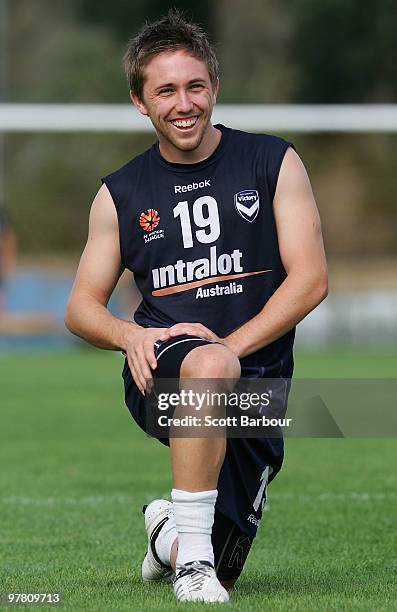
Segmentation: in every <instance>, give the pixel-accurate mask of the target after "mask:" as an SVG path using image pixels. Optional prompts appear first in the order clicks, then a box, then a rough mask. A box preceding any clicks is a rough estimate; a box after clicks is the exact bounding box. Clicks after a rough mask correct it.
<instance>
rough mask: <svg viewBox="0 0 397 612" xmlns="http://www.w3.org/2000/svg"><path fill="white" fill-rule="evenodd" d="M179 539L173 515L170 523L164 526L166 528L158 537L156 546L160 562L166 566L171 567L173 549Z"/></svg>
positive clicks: (169, 520)
mask: <svg viewBox="0 0 397 612" xmlns="http://www.w3.org/2000/svg"><path fill="white" fill-rule="evenodd" d="M177 537H178V532H177V530H176V525H175V520H174V517H173V516H172V514H171V516H170V517H169V519H168V521H167V522H166V523H165V524H164V527H163V528H162V530H161V531H160V533H159V535H158V536H157V540H156V543H155V545H154V546H155V548H156V552H157V554H158V556H159V559H160V561H161V562H162V563H164V564H165V565H171V562H170V559H171V548H172V545H173V543H174V542H175V540H176V539H177Z"/></svg>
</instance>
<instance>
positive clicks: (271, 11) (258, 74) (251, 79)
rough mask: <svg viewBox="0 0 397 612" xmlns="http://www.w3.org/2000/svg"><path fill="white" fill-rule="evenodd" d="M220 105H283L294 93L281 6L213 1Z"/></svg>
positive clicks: (252, 0) (281, 0)
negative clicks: (279, 103) (266, 103)
mask: <svg viewBox="0 0 397 612" xmlns="http://www.w3.org/2000/svg"><path fill="white" fill-rule="evenodd" d="M215 6H216V18H215V19H216V30H217V40H218V42H219V46H218V55H219V59H220V65H221V79H220V82H221V88H220V96H219V101H220V102H236V103H238V102H241V103H244V102H245V103H248V102H257V103H260V102H269V103H275V102H288V101H289V99H290V98H291V95H292V94H291V92H292V91H293V90H294V88H295V78H296V77H295V71H296V67H295V65H294V62H293V61H292V57H291V53H292V49H291V44H290V39H291V33H290V30H291V24H290V21H289V15H288V11H287V10H286V4H285V0H263V1H262V2H257V0H245V1H244V2H242V1H241V0H218V2H216V4H215Z"/></svg>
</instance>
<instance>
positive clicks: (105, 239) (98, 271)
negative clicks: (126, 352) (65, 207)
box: [65, 185, 128, 350]
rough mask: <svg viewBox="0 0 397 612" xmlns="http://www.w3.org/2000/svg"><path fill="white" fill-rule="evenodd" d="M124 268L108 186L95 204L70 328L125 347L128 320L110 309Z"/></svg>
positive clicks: (68, 317)
mask: <svg viewBox="0 0 397 612" xmlns="http://www.w3.org/2000/svg"><path fill="white" fill-rule="evenodd" d="M122 272H123V268H122V265H121V260H120V247H119V235H118V222H117V213H116V210H115V207H114V204H113V201H112V199H111V196H110V193H109V191H108V189H107V187H106V186H105V185H103V186H102V187H101V188H100V190H99V191H98V193H97V195H96V197H95V199H94V202H93V204H92V207H91V212H90V220H89V230H88V239H87V243H86V245H85V248H84V251H83V254H82V256H81V259H80V263H79V267H78V270H77V274H76V278H75V281H74V284H73V287H72V291H71V293H70V296H69V300H68V303H67V306H66V312H65V325H66V327H67V328H68V329H69V330H70V331H71V332H73V333H74V334H76V335H77V336H80V337H81V338H84V340H86V341H87V342H89V343H90V344H93V345H95V346H98V347H99V348H104V349H110V350H121V349H122V345H123V344H124V342H123V336H124V333H125V331H126V326H128V323H127V321H122V320H121V319H118V318H117V317H114V316H113V315H112V314H111V313H110V312H109V311H108V310H107V308H106V306H107V303H108V301H109V298H110V296H111V294H112V292H113V290H114V288H115V286H116V284H117V281H118V280H119V278H120V276H121V274H122Z"/></svg>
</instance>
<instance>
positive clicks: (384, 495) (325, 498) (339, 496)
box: [0, 491, 397, 506]
mask: <svg viewBox="0 0 397 612" xmlns="http://www.w3.org/2000/svg"><path fill="white" fill-rule="evenodd" d="M155 497H156V495H153V496H151V497H149V498H148V500H147V501H150V500H151V499H154V498H155ZM164 497H167V495H165V496H164ZM269 498H270V500H271V501H272V502H274V501H276V502H277V501H281V502H283V501H288V502H291V501H293V502H297V503H305V502H331V503H334V502H338V501H340V502H346V501H352V502H358V503H366V502H376V501H394V500H396V499H397V493H388V492H377V493H367V492H354V491H351V492H347V493H333V492H329V493H318V494H304V493H273V494H272V493H271V492H270V493H269ZM134 501H136V498H135V497H133V496H132V495H88V496H84V497H28V496H24V495H10V496H7V497H0V503H2V504H7V505H15V506H55V505H58V504H59V505H72V506H99V505H102V504H132V503H133V502H134Z"/></svg>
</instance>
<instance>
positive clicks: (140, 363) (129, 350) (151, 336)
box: [124, 325, 165, 395]
mask: <svg viewBox="0 0 397 612" xmlns="http://www.w3.org/2000/svg"><path fill="white" fill-rule="evenodd" d="M164 331H165V328H164V327H150V328H145V327H136V326H132V325H131V326H130V327H129V330H128V332H127V333H126V336H125V341H124V350H125V353H126V355H127V361H128V365H129V366H130V370H131V374H132V377H133V379H134V381H135V383H136V385H137V387H138V389H139V390H140V392H141V393H142V395H145V391H146V389H148V390H150V389H151V386H152V381H153V376H152V370H155V369H156V367H157V360H156V357H155V356H154V343H155V342H156V340H158V339H159V338H160V336H162V335H163V334H164Z"/></svg>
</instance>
